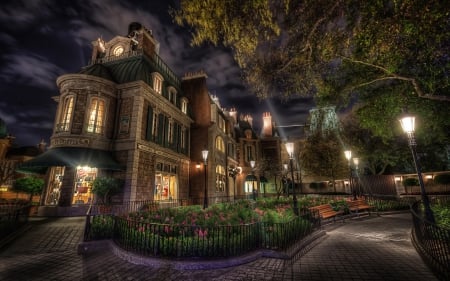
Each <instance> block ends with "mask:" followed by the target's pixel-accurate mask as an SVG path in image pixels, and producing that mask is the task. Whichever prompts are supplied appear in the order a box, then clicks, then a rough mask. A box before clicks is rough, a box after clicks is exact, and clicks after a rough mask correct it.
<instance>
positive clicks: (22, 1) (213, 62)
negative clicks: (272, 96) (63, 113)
mask: <svg viewBox="0 0 450 281" xmlns="http://www.w3.org/2000/svg"><path fill="white" fill-rule="evenodd" d="M168 3H171V4H174V1H169V2H165V1H125V0H123V1H116V0H80V1H68V0H34V1H27V0H16V1H7V2H6V3H2V5H1V7H0V25H1V26H2V30H0V40H1V41H2V47H1V48H2V50H3V53H2V55H1V56H0V65H1V66H2V67H1V68H0V118H1V119H3V120H4V121H5V122H6V123H7V126H8V130H9V132H10V133H12V134H13V135H15V136H16V143H17V144H20V145H35V144H37V143H39V142H40V140H41V139H44V140H45V141H46V142H49V138H50V135H51V133H52V127H53V121H54V114H55V111H56V103H55V102H54V101H53V100H52V96H56V95H58V94H59V91H58V89H57V86H56V78H57V77H58V76H59V75H62V74H65V73H74V72H78V71H79V70H80V69H81V67H83V66H84V65H86V64H87V63H88V61H89V59H90V55H91V46H92V41H94V40H96V39H97V38H98V37H102V38H103V39H105V40H111V39H112V38H113V37H114V36H117V35H126V34H127V31H128V25H129V24H130V23H131V22H134V21H137V22H140V23H142V24H143V25H144V26H145V27H147V28H148V29H150V30H152V32H153V34H154V37H155V38H156V39H157V40H158V41H159V42H160V56H161V57H162V58H163V60H164V61H165V62H166V63H167V65H169V66H170V67H171V68H172V70H173V71H174V72H175V73H177V74H178V75H180V76H183V75H184V73H186V72H189V71H198V70H204V71H205V72H206V73H207V74H208V79H207V83H208V87H209V89H210V91H211V93H212V94H214V95H216V96H218V97H219V98H220V103H221V105H222V106H223V107H224V108H231V107H235V108H236V109H237V110H238V114H241V113H243V114H247V113H248V114H252V115H253V118H254V124H255V127H258V126H259V124H260V122H261V119H262V113H263V112H267V111H271V112H272V115H273V116H274V117H275V121H276V122H277V123H278V122H280V124H288V123H291V122H302V123H304V122H305V121H306V118H307V115H308V110H309V108H311V107H312V104H311V103H310V102H308V101H307V100H305V101H303V100H300V99H299V100H294V101H291V102H289V103H284V104H283V103H281V102H279V101H276V100H268V101H262V100H258V99H257V98H256V97H255V96H253V95H251V94H250V93H249V91H248V90H246V88H245V86H244V85H243V84H242V81H241V80H240V78H241V76H240V75H241V73H240V70H239V68H238V67H237V65H236V63H235V62H234V60H233V56H232V54H231V52H230V51H229V50H228V49H226V48H223V47H213V46H209V45H205V46H202V47H191V46H190V45H189V40H190V38H189V36H190V34H189V32H188V31H187V30H185V29H183V28H182V27H179V26H176V25H174V24H173V22H172V19H171V18H170V15H169V14H168V12H167V10H168Z"/></svg>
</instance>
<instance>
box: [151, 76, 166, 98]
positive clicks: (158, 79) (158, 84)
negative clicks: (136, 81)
mask: <svg viewBox="0 0 450 281" xmlns="http://www.w3.org/2000/svg"><path fill="white" fill-rule="evenodd" d="M152 76H153V90H155V92H157V93H158V94H162V84H163V77H162V76H161V74H159V73H157V72H154V73H153V74H152Z"/></svg>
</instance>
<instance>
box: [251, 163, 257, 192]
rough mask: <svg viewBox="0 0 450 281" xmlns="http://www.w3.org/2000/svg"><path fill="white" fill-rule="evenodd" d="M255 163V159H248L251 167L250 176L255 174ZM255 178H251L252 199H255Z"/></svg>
mask: <svg viewBox="0 0 450 281" xmlns="http://www.w3.org/2000/svg"><path fill="white" fill-rule="evenodd" d="M255 164H256V161H255V160H250V166H251V167H252V176H254V175H255V170H254V169H255ZM255 179H256V178H253V179H252V193H253V200H256V189H255V184H256V183H255Z"/></svg>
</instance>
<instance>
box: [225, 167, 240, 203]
mask: <svg viewBox="0 0 450 281" xmlns="http://www.w3.org/2000/svg"><path fill="white" fill-rule="evenodd" d="M241 172H242V168H241V167H230V168H228V175H229V176H230V177H232V178H233V188H234V193H233V198H234V200H236V176H237V175H238V174H240V173H241Z"/></svg>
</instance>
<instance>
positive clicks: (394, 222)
mask: <svg viewBox="0 0 450 281" xmlns="http://www.w3.org/2000/svg"><path fill="white" fill-rule="evenodd" d="M83 223H84V220H83V218H60V219H51V220H48V221H41V222H39V223H35V224H34V225H33V226H32V228H31V229H30V230H29V231H28V232H27V233H25V234H24V235H22V236H21V237H20V238H18V239H17V240H15V241H14V243H13V244H11V245H10V246H9V247H7V248H6V249H2V250H1V251H0V280H5V281H6V280H15V281H16V280H118V281H119V280H120V281H121V280H158V281H160V280H161V281H166V280H183V281H189V280H197V281H198V280H241V281H249V280H258V281H262V280H274V281H279V280H396V281H399V280H427V281H433V280H437V279H436V277H434V275H433V274H432V273H431V271H430V270H429V269H428V268H427V267H426V265H425V264H424V262H423V261H422V260H421V258H420V256H419V255H418V254H417V252H416V251H415V249H414V247H413V245H412V244H411V242H410V232H411V225H412V221H411V215H410V214H409V213H402V214H395V215H383V216H381V217H371V218H364V219H361V220H357V219H355V220H346V222H345V223H341V222H336V223H334V224H332V225H328V226H326V227H325V228H326V230H327V235H326V237H325V238H322V240H321V242H320V243H318V244H317V245H316V246H315V247H314V248H312V249H311V250H310V251H309V252H308V253H306V254H305V255H304V256H303V257H302V258H301V259H299V260H296V261H295V262H294V263H293V264H292V267H287V268H286V267H284V265H285V263H284V262H283V261H282V260H280V259H272V258H260V259H258V260H256V261H253V262H250V263H247V264H243V265H240V266H235V267H228V268H221V269H211V270H181V269H177V268H175V267H174V266H167V265H166V266H159V267H152V266H144V265H135V264H131V263H129V262H126V261H124V260H122V259H120V258H118V257H117V256H115V255H114V254H113V253H112V252H111V251H104V250H101V251H97V252H94V253H92V254H90V255H88V256H85V257H81V256H79V255H77V252H76V245H77V241H80V239H81V234H82V229H83Z"/></svg>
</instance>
